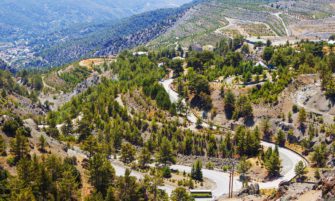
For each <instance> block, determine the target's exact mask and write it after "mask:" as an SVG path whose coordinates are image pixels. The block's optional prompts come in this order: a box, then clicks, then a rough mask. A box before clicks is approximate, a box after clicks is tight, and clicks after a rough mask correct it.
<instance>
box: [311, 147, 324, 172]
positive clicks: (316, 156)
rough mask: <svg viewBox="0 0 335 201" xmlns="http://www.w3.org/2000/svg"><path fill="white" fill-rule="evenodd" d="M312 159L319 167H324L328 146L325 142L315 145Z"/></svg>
mask: <svg viewBox="0 0 335 201" xmlns="http://www.w3.org/2000/svg"><path fill="white" fill-rule="evenodd" d="M312 161H313V162H314V163H315V164H316V166H317V167H324V165H325V164H326V161H327V147H326V145H324V144H321V145H318V146H316V147H315V149H314V152H313V154H312Z"/></svg>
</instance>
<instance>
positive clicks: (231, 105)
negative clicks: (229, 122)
mask: <svg viewBox="0 0 335 201" xmlns="http://www.w3.org/2000/svg"><path fill="white" fill-rule="evenodd" d="M224 109H225V114H226V117H227V119H235V120H238V119H239V118H244V119H245V121H248V120H252V119H253V109H252V105H251V102H250V100H249V98H248V97H247V96H239V97H238V98H236V97H235V95H234V94H233V92H232V91H230V90H228V91H227V92H226V93H225V94H224Z"/></svg>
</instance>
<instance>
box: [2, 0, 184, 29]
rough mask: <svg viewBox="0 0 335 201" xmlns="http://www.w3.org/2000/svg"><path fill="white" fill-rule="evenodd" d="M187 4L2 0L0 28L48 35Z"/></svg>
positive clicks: (159, 0) (151, 0)
mask: <svg viewBox="0 0 335 201" xmlns="http://www.w3.org/2000/svg"><path fill="white" fill-rule="evenodd" d="M188 1H189V0H181V1H176V0H149V1H146V0H137V1H131V0H128V1H121V0H57V1H54V0H29V1H26V0H3V1H1V2H0V19H1V20H0V24H1V25H2V26H3V27H4V26H10V28H9V30H11V29H14V28H18V29H21V30H22V31H25V32H27V33H28V34H32V33H31V32H33V31H42V32H47V31H52V30H59V29H63V28H67V27H71V26H73V25H74V24H83V23H92V22H103V21H109V20H115V19H122V18H125V17H129V16H131V15H134V14H139V13H142V12H146V11H150V10H155V9H159V8H168V7H178V6H180V5H182V4H184V3H187V2H188Z"/></svg>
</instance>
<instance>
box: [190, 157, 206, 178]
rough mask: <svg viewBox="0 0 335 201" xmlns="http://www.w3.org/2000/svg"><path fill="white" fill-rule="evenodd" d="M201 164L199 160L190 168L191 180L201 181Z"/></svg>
mask: <svg viewBox="0 0 335 201" xmlns="http://www.w3.org/2000/svg"><path fill="white" fill-rule="evenodd" d="M201 168H202V164H201V161H200V160H196V161H195V163H194V164H193V166H192V170H191V178H192V179H194V180H198V181H202V180H203V178H202V171H201Z"/></svg>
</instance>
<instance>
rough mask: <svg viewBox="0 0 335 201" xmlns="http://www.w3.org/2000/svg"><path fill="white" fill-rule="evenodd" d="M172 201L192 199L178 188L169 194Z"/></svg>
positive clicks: (190, 200)
mask: <svg viewBox="0 0 335 201" xmlns="http://www.w3.org/2000/svg"><path fill="white" fill-rule="evenodd" d="M171 200H172V201H192V200H193V198H192V197H191V195H190V194H189V193H188V192H187V191H186V190H185V188H182V187H178V188H176V189H175V190H174V191H172V194H171Z"/></svg>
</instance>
